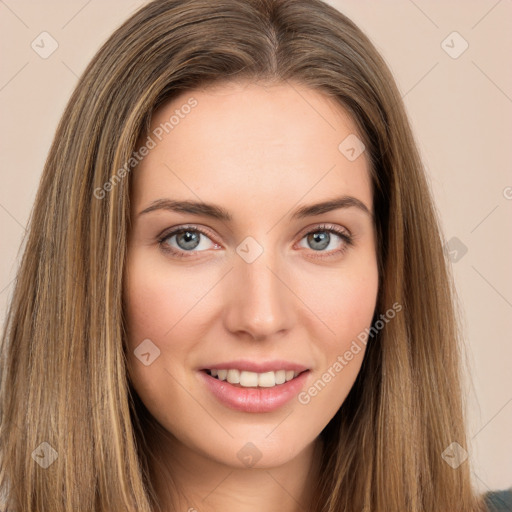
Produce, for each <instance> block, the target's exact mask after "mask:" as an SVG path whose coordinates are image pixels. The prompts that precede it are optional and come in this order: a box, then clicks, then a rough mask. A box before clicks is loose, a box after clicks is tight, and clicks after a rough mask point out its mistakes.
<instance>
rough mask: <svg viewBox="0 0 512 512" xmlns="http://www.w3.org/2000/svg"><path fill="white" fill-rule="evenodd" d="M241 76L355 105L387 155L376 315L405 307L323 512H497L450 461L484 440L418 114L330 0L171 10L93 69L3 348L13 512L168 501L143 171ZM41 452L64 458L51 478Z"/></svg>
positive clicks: (22, 271)
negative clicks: (210, 99)
mask: <svg viewBox="0 0 512 512" xmlns="http://www.w3.org/2000/svg"><path fill="white" fill-rule="evenodd" d="M230 80H237V81H238V80H251V81H258V82H260V83H283V82H284V83H288V84H290V85H293V84H294V83H300V84H304V85H306V86H308V87H310V88H312V89H315V90H317V91H320V92H322V93H324V94H325V95H327V96H329V97H332V98H335V99H336V100H337V101H338V102H339V104H340V105H342V106H343V107H344V108H345V109H347V110H348V112H349V113H350V114H351V116H352V117H353V119H354V120H355V122H356V123H357V126H358V128H359V131H360V133H361V135H362V137H363V139H364V140H363V142H364V144H365V146H366V151H367V152H368V155H369V156H370V160H371V178H372V186H373V195H374V211H375V219H376V228H377V235H378V264H379V295H378V303H377V309H376V314H375V319H377V318H379V316H380V314H382V313H383V312H385V311H386V310H388V309H389V308H391V307H392V304H394V303H398V304H400V305H401V306H402V308H403V311H402V312H401V313H400V314H398V315H397V316H396V318H395V319H394V320H393V321H392V322H389V323H388V324H387V325H386V328H385V329H382V330H380V331H379V332H378V334H377V335H376V336H375V337H373V338H372V339H371V341H370V342H369V343H368V346H367V351H366V354H365V357H364V362H363V366H362V368H361V371H360V373H359V375H358V377H357V380H356V382H355V384H354V386H353V388H352V389H351V391H350V394H349V395H348V397H347V399H346V400H345V402H344V403H343V405H342V406H341V408H340V409H339V411H338V412H337V414H336V415H335V416H334V418H333V419H332V420H331V421H330V423H329V424H328V425H327V426H326V427H325V429H324V431H323V432H322V434H321V435H322V438H323V439H324V446H325V449H324V453H323V457H322V467H321V478H320V479H319V481H318V486H317V488H316V498H315V500H314V504H315V507H316V508H315V510H316V511H318V512H320V511H322V512H341V511H346V512H348V511H355V510H357V511H360V510H364V511H370V510H371V511H378V512H386V511H390V512H402V511H408V512H427V511H429V512H434V511H436V512H438V511H455V510H457V511H465V512H476V511H477V510H482V509H483V505H482V501H481V498H479V497H478V496H477V494H476V492H475V491H474V490H473V488H472V485H471V481H470V467H469V461H466V462H464V463H462V464H461V465H460V466H458V467H457V468H455V469H454V468H453V467H451V466H450V465H449V464H447V462H445V460H443V457H442V453H443V451H444V450H445V449H446V448H447V447H448V446H449V445H450V444H451V443H452V442H457V443H458V444H459V445H461V446H462V447H464V448H467V444H466V442H467V441H466V433H465V423H464V408H465V405H464V401H463V393H462V386H461V375H460V366H461V365H460V363H461V360H462V358H461V350H460V349H461V339H460V338H461V336H460V334H459V330H460V329H459V326H458V323H459V322H458V317H457V314H456V309H455V308H456V306H455V299H456V296H455V292H454V288H453V280H452V277H451V275H450V272H449V268H448V267H447V263H446V261H445V257H444V252H443V237H442V234H441V230H440V224H439V220H438V214H437V213H436V210H435V207H434V205H433V200H432V197H431V192H430V190H429V185H428V182H427V180H426V177H425V173H424V170H423V167H422V163H421V161H420V158H419V155H418V151H417V149H416V146H415V142H414V139H413V136H412V134H411V129H410V126H409V123H408V120H407V117H406V114H405V111H404V106H403V103H402V100H401V97H400V94H399V92H398V90H397V87H396V85H395V83H394V80H393V78H392V76H391V74H390V71H389V70H388V68H387V66H386V64H385V63H384V61H383V59H382V58H381V56H380V55H379V54H378V52H377V51H376V49H375V48H374V46H373V45H372V44H371V42H370V41H369V39H368V38H367V37H366V36H365V35H364V34H363V33H362V32H361V31H360V30H359V29H358V28H357V27H356V26H355V25H354V24H353V23H352V22H351V21H350V20H349V19H347V18H346V17H345V16H344V15H343V14H341V13H340V12H339V11H338V10H336V9H334V8H333V7H330V6H329V5H327V4H325V3H323V2H321V1H320V0H156V1H153V2H151V3H149V4H147V5H145V6H144V7H142V8H141V9H140V10H139V11H138V12H136V13H135V14H134V15H133V16H132V17H131V18H130V19H128V20H127V21H126V22H125V23H124V24H123V25H122V26H121V27H120V28H118V29H117V30H116V31H115V32H114V34H113V35H112V36H111V37H110V38H109V39H108V41H107V42H106V43H105V44H104V45H103V46H102V48H101V49H100V50H99V51H98V53H97V54H96V56H95V57H94V59H93V60H92V62H91V63H90V64H89V66H88V67H87V69H86V70H85V72H84V73H83V75H82V77H81V78H80V81H79V83H78V86H77V87H76V90H75V91H74V93H73V95H72V97H71V99H70V101H69V104H68V106H67V108H66V110H65V112H64V114H63V116H62V119H61V122H60V124H59V126H58V129H57V132H56V135H55V139H54V141H53V144H52V146H51V149H50V152H49V155H48V159H47V161H46V164H45V167H44V171H43V175H42V178H41V182H40V186H39V190H38V194H37V197H36V201H35V205H34V208H33V210H32V213H31V217H30V223H29V232H28V235H27V238H26V241H25V247H24V255H23V258H22V261H21V265H20V268H19V271H18V275H17V280H16V284H15V289H14V294H13V298H12V301H11V304H10V308H9V310H8V315H7V319H6V320H7V321H6V324H5V330H4V333H3V337H2V347H1V348H2V382H1V386H2V397H1V404H0V407H1V409H0V412H1V436H0V450H1V453H0V456H1V462H0V464H1V466H0V490H1V491H2V493H4V494H5V495H8V498H9V501H8V505H9V507H13V508H15V510H16V511H17V512H28V511H30V512H34V511H43V510H44V511H49V510H51V511H52V512H65V511H66V512H67V511H69V510H77V511H78V510H80V511H93V510H94V511H98V512H100V511H101V512H103V511H105V512H106V511H116V512H117V511H121V510H126V511H142V512H150V511H151V510H154V509H155V508H157V500H156V496H155V493H154V490H153V488H152V484H151V478H150V473H149V470H148V467H149V461H148V456H149V455H148V452H147V451H146V450H145V448H144V447H145V440H144V431H143V429H142V428H141V425H140V423H139V417H140V415H141V414H142V404H141V403H140V401H139V400H138V397H136V396H134V391H133V389H132V388H131V385H130V382H129V379H128V376H127V371H126V354H125V345H124V340H125V332H124V319H123V304H122V289H123V268H124V261H125V252H126V240H127V234H128V231H129V228H130V226H129V198H130V181H131V180H130V175H131V169H132V167H131V166H132V164H128V165H127V162H131V160H130V158H133V151H134V150H135V149H136V145H137V141H138V140H139V137H140V136H141V135H143V134H145V133H148V130H149V126H150V120H151V114H152V112H153V111H154V110H155V109H156V108H157V107H158V106H159V105H161V104H162V103H163V102H165V101H168V100H170V99H172V98H173V97H174V96H176V95H177V94H179V93H181V92H183V91H187V90H190V91H193V90H194V88H196V87H199V86H201V87H203V86H206V85H209V84H213V83H219V82H221V81H230ZM199 108H200V107H199ZM340 142H341V141H340ZM122 169H124V172H123V171H121V170H122ZM42 443H47V444H42ZM51 450H54V451H51ZM38 456H39V457H41V458H42V460H45V461H47V462H50V461H51V462H53V463H51V465H50V466H49V467H46V468H44V467H43V466H42V465H41V464H36V459H37V457H38ZM55 457H56V458H55Z"/></svg>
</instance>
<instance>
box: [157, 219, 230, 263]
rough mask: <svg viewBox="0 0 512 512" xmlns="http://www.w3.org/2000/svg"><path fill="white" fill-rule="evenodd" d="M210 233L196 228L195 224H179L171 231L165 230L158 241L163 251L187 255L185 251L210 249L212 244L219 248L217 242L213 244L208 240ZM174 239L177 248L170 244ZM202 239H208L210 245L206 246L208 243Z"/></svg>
mask: <svg viewBox="0 0 512 512" xmlns="http://www.w3.org/2000/svg"><path fill="white" fill-rule="evenodd" d="M210 236H211V235H210V233H208V232H207V231H206V230H202V229H199V228H197V227H196V226H180V227H178V228H177V229H174V230H173V231H171V232H167V233H166V234H164V235H163V236H162V237H161V238H159V240H158V243H159V245H160V247H161V248H162V250H163V251H165V252H168V253H171V254H172V255H173V256H178V257H180V258H181V257H184V258H186V257H189V256H190V255H188V254H186V253H187V252H192V251H194V252H196V251H195V250H196V249H197V251H198V252H202V251H204V250H207V249H211V248H212V246H213V247H215V248H220V246H219V245H218V244H214V243H213V242H211V240H210V238H209V237H210ZM173 238H174V239H175V240H174V242H175V243H176V244H177V246H178V247H177V248H176V247H174V246H173V245H171V244H170V241H171V240H172V239H173ZM202 239H206V240H210V243H211V245H210V246H209V247H208V243H206V247H205V244H204V243H203V240H202Z"/></svg>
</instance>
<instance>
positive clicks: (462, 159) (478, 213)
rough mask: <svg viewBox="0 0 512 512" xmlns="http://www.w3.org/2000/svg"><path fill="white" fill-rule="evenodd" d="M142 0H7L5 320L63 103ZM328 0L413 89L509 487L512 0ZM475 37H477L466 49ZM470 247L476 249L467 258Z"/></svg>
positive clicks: (489, 467) (486, 451)
mask: <svg viewBox="0 0 512 512" xmlns="http://www.w3.org/2000/svg"><path fill="white" fill-rule="evenodd" d="M142 3H143V2H142V1H139V2H137V1H135V0H126V1H120V0H116V1H100V0H89V1H87V0H80V1H74V0H73V1H70V0H60V1H56V0H53V1H45V2H30V1H27V0H0V48H1V52H2V58H1V70H0V106H1V109H2V117H1V122H0V130H1V131H0V140H1V144H2V145H1V149H2V150H1V151H0V158H1V165H0V169H1V171H0V172H1V175H0V185H1V186H0V225H1V232H0V236H1V240H2V245H1V247H2V250H1V254H0V315H1V319H2V321H3V317H4V314H5V308H6V305H7V302H8V300H9V297H10V294H11V291H12V280H13V278H14V275H15V268H16V264H17V261H18V260H17V258H18V248H19V245H20V242H21V240H22V237H23V235H24V232H25V228H24V226H25V225H26V223H27V219H28V215H29V213H30V209H31V207H32V203H33V201H34V198H35V193H36V190H37V186H38V181H39V178H40V175H41V171H42V168H43V164H44V161H45V158H46V154H47V152H48V149H49V146H50V143H51V140H52V138H53V135H54V132H55V128H56V126H57V122H58V120H59V118H60V116H61V114H62V111H63V109H64V106H65V104H66V102H67V100H68V98H69V95H70V94H71V91H72V90H73V88H74V86H75V84H76V82H77V78H78V76H79V75H80V73H81V72H82V71H83V70H84V68H85V66H86V64H87V63H88V62H89V60H90V59H91V58H92V56H93V54H94V53H95V52H96V50H97V49H98V48H99V46H100V45H101V43H103V42H104V40H105V39H106V38H107V37H108V36H109V35H110V33H111V32H112V30H113V29H114V28H116V27H117V26H118V25H119V24H120V23H121V22H122V21H123V20H124V19H126V18H127V17H128V15H129V14H130V13H131V12H132V11H133V10H134V9H135V8H137V7H138V6H139V5H142ZM329 3H330V4H331V5H333V6H335V7H337V8H338V9H339V10H340V11H342V12H343V13H345V14H347V15H348V16H349V17H350V18H352V19H353V20H354V21H355V22H356V23H357V24H358V25H359V26H360V27H361V28H362V29H363V30H364V31H365V32H366V33H367V34H368V35H369V37H370V38H371V39H372V41H373V42H374V43H375V45H376V46H377V48H378V49H379V50H380V51H381V53H382V54H383V56H384V58H385V59H386V61H387V62H388V64H389V66H390V68H391V70H392V71H393V73H394V75H395V77H396V80H397V82H398V85H399V88H400V90H401V91H402V94H403V96H404V101H405V103H406V107H407V109H408V112H409V115H410V118H411V122H412V125H413V129H414V131H415V134H416V138H417V140H418V144H419V147H420V150H421V152H422V155H423V157H424V161H425V164H426V168H427V171H428V174H429V179H430V181H431V185H432V188H433V191H434V194H435V198H436V201H437V205H438V208H439V211H440V214H441V218H442V222H443V229H444V233H445V237H446V239H447V240H449V241H450V242H449V244H450V246H449V247H450V250H453V249H455V248H457V247H458V248H457V251H458V252H457V253H455V252H452V254H453V256H452V257H456V258H458V259H457V261H453V262H452V267H453V271H454V276H455V279H456V283H457V287H458V290H459V295H460V300H461V303H462V306H463V308H464V311H465V329H466V339H467V356H468V359H469V362H470V365H471V369H472V379H473V387H470V386H469V384H468V403H469V410H470V416H469V433H470V439H471V445H470V446H469V447H467V448H468V451H469V457H470V459H472V461H473V463H474V474H473V477H474V481H475V485H476V486H477V487H478V488H479V489H481V490H482V492H483V491H485V490H487V489H489V488H490V489H497V488H506V487H509V486H510V485H512V438H511V435H510V432H512V378H511V373H512V371H511V363H512V344H511V334H510V333H511V331H512V273H511V271H510V269H511V266H510V262H511V254H512V230H511V212H512V175H511V169H512V165H511V164H512V155H511V151H510V146H511V143H512V115H511V114H512V66H510V54H511V53H510V52H511V49H512V2H511V1H510V0H499V1H496V0H478V1H476V0H475V1H463V0H458V1H451V2H441V1H430V2H427V1H426V0H415V1H414V2H413V1H412V0H394V1H390V0H388V1H377V0H374V1H365V2H362V1H359V2H357V1H356V0H350V1H344V0H330V1H329ZM44 31H46V32H48V33H49V34H51V36H52V37H53V38H54V39H55V40H56V41H57V43H58V48H57V49H56V50H55V52H54V53H53V54H52V55H50V56H49V57H48V58H46V59H43V58H41V57H40V56H39V55H38V53H36V52H35V51H34V50H33V49H32V47H31V44H32V42H33V41H34V40H35V41H36V43H37V42H38V41H40V37H39V35H40V34H41V33H42V32H44ZM454 31H456V32H458V33H459V34H460V37H459V36H457V35H453V34H452V33H453V32H454ZM44 37H48V36H44ZM47 41H49V40H47ZM443 41H445V42H444V43H443ZM465 42H467V44H468V48H467V49H466V50H465V51H464V52H463V53H461V54H460V55H459V56H457V54H458V53H460V52H461V50H463V49H464V47H465V44H466V43H465ZM45 47H46V48H49V44H48V43H47V44H46V45H45ZM447 52H448V53H447ZM449 53H451V55H452V56H450V55H449ZM454 56H457V58H453V57H454ZM453 237H456V238H457V240H454V239H453ZM461 247H466V248H467V252H466V253H465V254H463V255H462V252H461V251H460V248H461ZM461 255H462V257H461Z"/></svg>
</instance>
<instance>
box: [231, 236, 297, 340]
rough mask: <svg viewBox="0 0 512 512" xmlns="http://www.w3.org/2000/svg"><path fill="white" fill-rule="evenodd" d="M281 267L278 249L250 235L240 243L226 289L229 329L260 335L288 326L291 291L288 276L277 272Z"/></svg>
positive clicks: (291, 312) (290, 310) (290, 319)
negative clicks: (263, 243) (262, 243)
mask: <svg viewBox="0 0 512 512" xmlns="http://www.w3.org/2000/svg"><path fill="white" fill-rule="evenodd" d="M266 240H267V242H268V241H269V240H270V237H267V238H266ZM282 268H284V265H282V264H281V261H280V255H279V251H277V250H275V249H271V248H266V247H265V248H263V246H262V245H261V244H259V243H257V242H256V241H255V240H254V239H251V237H248V238H247V239H245V240H244V241H243V242H242V243H241V244H239V246H238V247H237V254H236V255H235V258H234V267H233V270H232V272H230V274H231V277H230V282H229V284H228V290H227V292H226V293H227V294H228V295H229V300H228V301H227V307H228V310H227V316H226V318H227V321H228V328H229V329H230V330H232V331H241V330H243V331H247V332H249V333H250V334H251V335H252V336H254V337H256V338H261V337H265V336H269V335H271V334H273V333H276V332H278V331H281V330H283V329H288V328H290V326H291V325H292V322H293V311H292V309H293V304H292V300H293V293H291V291H290V290H289V289H288V287H287V286H286V284H285V283H286V281H287V276H286V275H280V274H282V271H281V270H280V269H282Z"/></svg>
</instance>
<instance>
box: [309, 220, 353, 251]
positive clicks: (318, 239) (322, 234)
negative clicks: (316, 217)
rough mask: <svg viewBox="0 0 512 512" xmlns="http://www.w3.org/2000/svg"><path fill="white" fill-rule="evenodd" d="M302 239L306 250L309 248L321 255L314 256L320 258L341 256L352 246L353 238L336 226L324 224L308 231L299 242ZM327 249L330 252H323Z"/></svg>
mask: <svg viewBox="0 0 512 512" xmlns="http://www.w3.org/2000/svg"><path fill="white" fill-rule="evenodd" d="M332 235H334V236H332ZM304 239H305V240H306V244H307V245H308V247H306V248H311V249H312V250H313V252H317V253H321V254H320V255H318V256H317V255H315V256H314V257H320V258H324V257H331V256H335V255H339V254H342V253H344V252H345V251H346V250H347V249H348V247H349V246H351V245H352V244H353V237H352V236H351V235H350V234H349V233H348V231H345V230H343V229H342V228H339V227H338V226H334V225H325V224H323V225H320V226H316V228H314V229H313V230H310V231H308V232H307V233H306V234H305V236H303V237H302V239H301V241H302V240H304ZM340 241H341V243H340ZM302 247H304V246H302ZM329 247H330V250H328V251H325V250H324V249H326V248H329ZM336 247H338V248H336ZM324 253H327V254H324Z"/></svg>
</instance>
